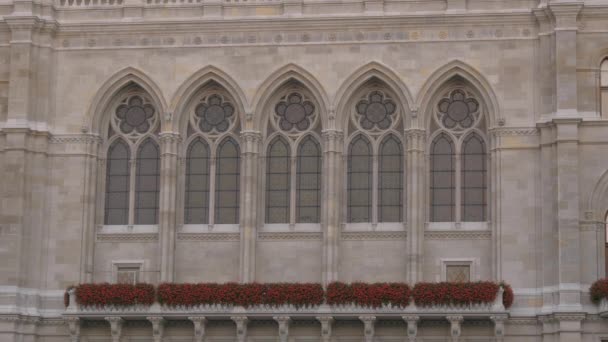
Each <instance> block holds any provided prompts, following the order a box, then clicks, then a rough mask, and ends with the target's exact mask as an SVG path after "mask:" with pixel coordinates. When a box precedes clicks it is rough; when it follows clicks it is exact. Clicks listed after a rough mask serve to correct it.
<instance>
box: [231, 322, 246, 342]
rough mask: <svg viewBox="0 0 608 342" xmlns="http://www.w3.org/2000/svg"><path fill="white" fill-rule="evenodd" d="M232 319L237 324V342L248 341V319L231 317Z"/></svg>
mask: <svg viewBox="0 0 608 342" xmlns="http://www.w3.org/2000/svg"><path fill="white" fill-rule="evenodd" d="M230 319H231V320H233V321H234V323H236V341H237V342H245V340H247V322H248V319H247V317H245V316H234V317H230Z"/></svg>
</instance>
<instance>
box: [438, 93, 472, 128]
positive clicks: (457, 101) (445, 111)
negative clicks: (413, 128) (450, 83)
mask: <svg viewBox="0 0 608 342" xmlns="http://www.w3.org/2000/svg"><path fill="white" fill-rule="evenodd" d="M479 116H480V115H479V102H478V101H477V100H476V99H475V98H473V97H472V96H470V95H469V94H467V92H465V91H464V90H462V89H455V90H452V91H451V92H450V93H449V94H448V96H447V97H445V98H443V99H441V100H440V101H439V103H438V104H437V120H438V121H439V122H440V123H441V125H443V127H445V128H447V129H450V130H453V131H462V130H465V129H467V128H471V127H473V125H474V124H475V123H476V122H477V119H478V118H479Z"/></svg>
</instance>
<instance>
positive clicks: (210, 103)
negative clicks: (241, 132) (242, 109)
mask: <svg viewBox="0 0 608 342" xmlns="http://www.w3.org/2000/svg"><path fill="white" fill-rule="evenodd" d="M194 120H195V121H196V126H197V127H198V128H199V129H200V130H201V131H202V132H204V133H224V132H226V131H228V129H229V128H230V126H231V125H232V123H233V122H234V120H235V108H234V105H233V104H232V103H230V102H229V101H227V100H226V99H225V98H224V97H222V96H221V95H219V94H212V95H209V96H207V97H205V98H203V99H202V101H201V103H200V104H199V105H197V106H196V108H195V109H194Z"/></svg>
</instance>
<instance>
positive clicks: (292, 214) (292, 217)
mask: <svg viewBox="0 0 608 342" xmlns="http://www.w3.org/2000/svg"><path fill="white" fill-rule="evenodd" d="M289 162H290V163H291V164H290V168H289V175H290V179H289V190H290V191H289V225H290V226H291V227H294V226H295V224H296V180H297V179H296V177H297V175H296V172H297V166H296V165H297V157H296V156H295V155H292V156H291V158H290V160H289Z"/></svg>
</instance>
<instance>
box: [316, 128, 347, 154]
mask: <svg viewBox="0 0 608 342" xmlns="http://www.w3.org/2000/svg"><path fill="white" fill-rule="evenodd" d="M321 138H322V139H323V147H324V149H325V152H342V148H343V146H342V144H343V142H344V133H342V131H339V130H337V129H325V130H323V131H322V132H321Z"/></svg>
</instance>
